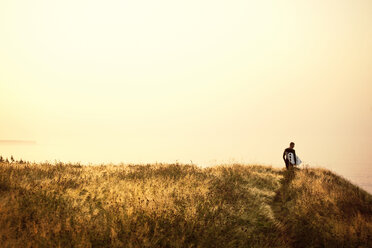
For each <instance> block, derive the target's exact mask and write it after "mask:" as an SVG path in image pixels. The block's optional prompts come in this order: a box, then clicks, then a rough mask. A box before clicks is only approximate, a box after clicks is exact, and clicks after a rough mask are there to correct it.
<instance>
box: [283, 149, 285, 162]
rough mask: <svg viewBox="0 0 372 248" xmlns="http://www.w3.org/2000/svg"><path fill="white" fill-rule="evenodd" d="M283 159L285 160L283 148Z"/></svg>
mask: <svg viewBox="0 0 372 248" xmlns="http://www.w3.org/2000/svg"><path fill="white" fill-rule="evenodd" d="M283 160H284V161H285V150H284V152H283Z"/></svg>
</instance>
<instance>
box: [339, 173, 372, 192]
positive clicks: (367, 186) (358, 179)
mask: <svg viewBox="0 0 372 248" xmlns="http://www.w3.org/2000/svg"><path fill="white" fill-rule="evenodd" d="M342 176H343V177H345V178H346V179H348V180H350V181H351V182H352V183H354V184H356V185H358V186H359V187H361V188H362V189H364V190H365V191H367V192H368V193H370V194H372V175H371V173H370V175H368V174H350V175H342Z"/></svg>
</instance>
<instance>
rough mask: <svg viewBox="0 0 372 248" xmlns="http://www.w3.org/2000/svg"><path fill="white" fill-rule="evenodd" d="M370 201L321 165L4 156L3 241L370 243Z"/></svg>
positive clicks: (0, 166)
mask: <svg viewBox="0 0 372 248" xmlns="http://www.w3.org/2000/svg"><path fill="white" fill-rule="evenodd" d="M371 203H372V200H371V195H369V194H367V193H366V192H364V191H363V190H360V189H359V188H357V187H356V186H354V185H352V184H350V183H349V182H347V181H346V180H344V179H342V178H340V177H339V176H336V175H334V174H332V173H331V172H329V171H326V170H321V169H314V170H309V169H306V170H300V171H297V170H296V171H293V172H291V173H287V172H284V171H282V170H278V169H274V168H271V167H267V166H259V165H239V164H235V165H222V166H217V167H212V168H204V169H201V168H199V167H197V166H194V165H180V164H152V165H118V166H114V165H107V166H80V165H73V164H62V163H58V164H54V165H52V164H48V163H44V164H8V163H0V243H1V247H290V246H294V247H319V246H327V247H358V246H360V247H368V246H370V245H371V244H372V243H371V235H372V220H371V217H372V204H371Z"/></svg>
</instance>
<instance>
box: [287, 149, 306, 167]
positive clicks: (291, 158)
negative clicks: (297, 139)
mask: <svg viewBox="0 0 372 248" xmlns="http://www.w3.org/2000/svg"><path fill="white" fill-rule="evenodd" d="M287 157H288V160H289V162H290V163H291V164H293V165H299V164H301V163H302V161H301V159H300V158H299V157H298V156H296V164H295V160H294V154H293V153H292V152H289V153H288V155H287Z"/></svg>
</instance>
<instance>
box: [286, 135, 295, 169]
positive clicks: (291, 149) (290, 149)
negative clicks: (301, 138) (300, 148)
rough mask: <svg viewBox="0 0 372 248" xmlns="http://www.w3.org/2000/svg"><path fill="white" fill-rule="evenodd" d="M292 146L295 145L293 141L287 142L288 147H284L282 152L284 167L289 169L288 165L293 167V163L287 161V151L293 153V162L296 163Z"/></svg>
mask: <svg viewBox="0 0 372 248" xmlns="http://www.w3.org/2000/svg"><path fill="white" fill-rule="evenodd" d="M294 146H295V143H293V142H291V143H290V144H289V147H288V148H286V149H285V150H284V152H283V159H284V162H285V167H286V168H287V170H288V169H289V167H293V164H291V162H289V159H288V153H290V152H291V153H293V155H294V160H295V163H294V164H296V163H297V161H296V151H295V150H294V149H293V148H294Z"/></svg>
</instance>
